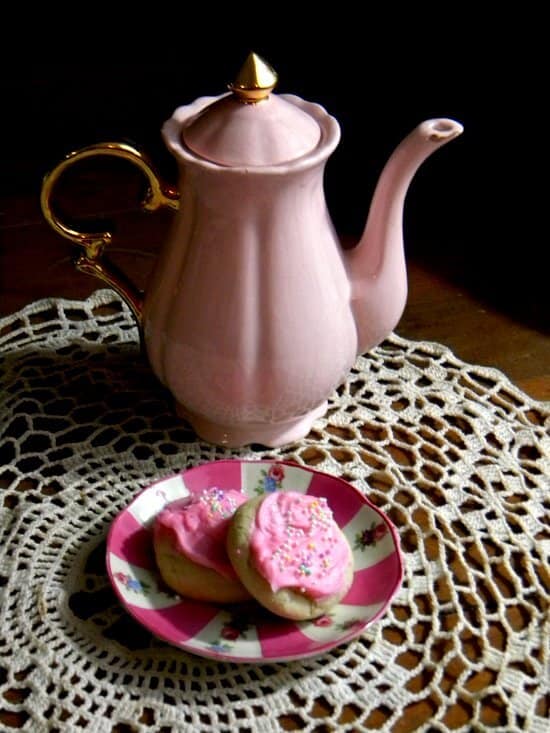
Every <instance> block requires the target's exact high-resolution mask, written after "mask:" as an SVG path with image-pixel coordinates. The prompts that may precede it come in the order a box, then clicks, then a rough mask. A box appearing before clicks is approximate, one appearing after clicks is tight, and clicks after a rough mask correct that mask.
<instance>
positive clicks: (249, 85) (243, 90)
mask: <svg viewBox="0 0 550 733" xmlns="http://www.w3.org/2000/svg"><path fill="white" fill-rule="evenodd" d="M277 80H278V77H277V74H276V72H275V71H274V69H272V68H271V66H270V65H269V64H268V63H267V61H264V60H263V59H262V58H261V57H260V56H258V54H256V53H254V52H251V53H249V54H248V56H247V59H246V61H245V62H244V64H243V66H242V68H241V70H240V71H239V73H238V74H237V78H236V79H235V81H234V82H233V83H232V84H229V89H231V91H232V92H233V94H235V96H236V97H237V99H238V100H239V101H240V102H243V103H244V104H255V103H256V102H260V101H261V100H262V99H266V98H267V97H269V94H270V92H271V90H272V89H273V88H274V86H275V85H276V84H277Z"/></svg>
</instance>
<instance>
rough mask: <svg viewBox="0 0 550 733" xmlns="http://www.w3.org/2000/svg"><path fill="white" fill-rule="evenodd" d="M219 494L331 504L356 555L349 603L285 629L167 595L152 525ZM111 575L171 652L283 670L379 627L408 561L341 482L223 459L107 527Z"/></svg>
mask: <svg viewBox="0 0 550 733" xmlns="http://www.w3.org/2000/svg"><path fill="white" fill-rule="evenodd" d="M214 486H217V487H219V488H221V489H241V490H242V491H244V492H245V493H246V494H247V495H249V496H250V497H253V496H257V495H258V494H264V493H267V492H271V491H291V490H292V491H300V492H303V493H306V494H310V495H312V496H325V497H326V499H327V502H328V505H329V506H330V508H331V509H332V512H333V515H334V518H335V520H336V522H337V523H338V525H339V526H340V527H341V529H342V530H343V532H344V534H345V535H346V537H347V539H348V542H349V544H350V546H351V548H352V550H353V556H354V563H355V567H354V578H353V584H352V586H351V588H350V590H349V591H348V593H347V595H346V596H345V598H343V599H342V601H341V602H340V603H339V604H338V605H337V606H335V607H334V608H333V609H332V610H331V611H330V613H328V614H326V615H325V616H321V617H320V618H318V619H315V620H313V621H289V620H287V619H283V618H279V617H276V616H274V615H272V614H270V613H269V612H267V611H264V610H263V609H262V608H261V607H260V606H259V605H258V604H256V603H248V604H237V605H226V606H218V605H215V604H213V603H204V602H200V601H193V600H190V599H186V598H182V597H180V596H177V595H175V594H173V593H171V592H170V591H169V590H168V589H167V588H166V586H164V585H163V583H162V581H161V579H160V575H159V573H158V571H157V568H156V565H155V560H154V555H153V550H152V535H151V524H152V522H153V520H154V518H155V516H156V515H157V514H158V512H160V510H161V509H162V508H163V507H164V506H165V505H166V504H168V503H169V502H171V501H175V500H176V499H180V498H182V497H185V496H186V495H187V494H188V493H189V492H190V491H192V490H201V489H206V488H211V487H214ZM107 571H108V573H109V578H110V580H111V583H112V585H113V587H114V589H115V592H116V593H117V595H118V597H119V599H120V601H121V602H122V604H123V606H124V607H125V608H126V609H127V610H128V612H129V613H130V614H131V615H132V616H133V617H134V618H135V619H136V620H137V621H138V622H139V623H140V624H142V625H143V626H145V627H146V628H147V629H148V630H149V631H151V632H152V633H153V634H155V635H156V636H158V637H160V638H161V639H164V640H165V641H167V642H169V643H170V644H173V645H174V646H177V647H180V648H181V649H185V650H187V651H189V652H192V653H193V654H198V655H200V656H203V657H212V658H215V659H224V660H228V661H232V662H257V661H268V660H269V661H274V662H275V661H278V662H281V661H288V660H291V659H304V658H305V657H310V656H314V655H317V654H321V653H322V652H325V651H327V650H329V649H331V648H332V647H335V646H337V645H339V644H343V643H344V642H347V641H349V640H350V639H353V638H354V637H356V636H358V635H359V634H361V633H362V631H363V630H364V629H365V628H366V627H367V626H369V625H370V624H371V623H373V621H376V620H377V619H379V618H380V617H381V616H382V615H383V614H384V612H385V610H386V609H387V607H388V605H389V604H390V602H391V600H392V598H393V597H394V595H395V594H396V593H397V591H398V590H399V588H400V586H401V581H402V577H403V560H402V556H401V552H400V549H399V539H398V536H397V532H396V530H395V528H394V526H393V525H392V523H391V522H390V520H389V519H388V518H387V517H386V516H385V514H384V513H383V512H382V511H380V509H378V508H377V507H375V506H374V505H373V504H371V502H369V500H368V499H367V498H365V497H364V496H363V495H362V494H361V493H360V492H359V491H358V490H357V489H355V488H354V487H353V486H351V484H349V483H347V482H346V481H344V480H343V479H340V478H337V477H335V476H330V475H329V474H326V473H321V472H320V471H315V470H313V469H311V468H305V467H302V466H297V465H294V464H291V463H284V462H280V461H241V460H224V461H213V462H210V463H205V464H203V465H201V466H197V467H195V468H191V469H189V470H186V471H182V472H181V473H179V474H176V475H175V476H171V477H169V478H165V479H163V480H161V481H158V482H157V483H154V484H153V485H152V486H150V487H148V488H147V489H145V490H144V491H142V492H141V493H140V494H139V495H138V496H137V497H136V498H135V499H134V500H133V501H132V502H131V504H130V505H129V506H128V507H127V508H126V509H124V511H122V512H121V513H120V514H119V515H118V516H117V517H116V519H115V520H114V522H113V524H112V526H111V529H110V532H109V537H108V540H107Z"/></svg>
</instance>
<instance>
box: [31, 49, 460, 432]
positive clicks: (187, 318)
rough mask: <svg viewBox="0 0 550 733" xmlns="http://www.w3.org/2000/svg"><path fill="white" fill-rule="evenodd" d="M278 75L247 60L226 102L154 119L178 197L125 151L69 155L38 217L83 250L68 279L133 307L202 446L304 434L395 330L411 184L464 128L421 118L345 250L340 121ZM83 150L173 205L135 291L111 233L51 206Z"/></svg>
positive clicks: (117, 147)
mask: <svg viewBox="0 0 550 733" xmlns="http://www.w3.org/2000/svg"><path fill="white" fill-rule="evenodd" d="M276 81H277V77H276V75H275V72H274V71H273V69H271V67H270V66H269V65H268V64H266V63H265V62H264V61H263V60H262V59H260V58H259V57H258V56H256V55H255V54H250V56H249V57H248V59H247V60H246V62H245V64H244V66H243V68H242V69H241V71H240V73H239V75H238V77H237V79H236V80H235V82H234V83H233V84H232V85H230V87H229V88H230V91H229V92H228V93H226V94H223V95H221V96H218V97H201V98H199V99H197V100H196V101H195V102H193V103H192V104H189V105H186V106H184V107H179V108H178V109H177V110H176V111H175V112H174V114H173V116H172V118H171V119H169V120H168V121H167V122H166V123H165V124H164V127H163V130H162V132H163V137H164V140H165V143H166V145H167V146H168V148H169V150H170V151H171V153H172V154H173V155H174V156H175V158H176V160H177V161H178V165H179V171H180V181H179V191H180V193H181V198H180V196H178V193H177V192H176V191H175V190H174V189H172V188H170V187H169V186H166V185H165V184H163V183H162V182H161V181H160V180H159V178H158V176H157V175H156V173H155V171H154V169H153V168H152V166H151V164H150V163H149V161H148V160H147V159H146V158H145V157H144V156H143V155H142V153H140V152H139V151H138V150H136V149H135V148H133V147H131V146H129V145H125V144H121V143H103V144H99V145H93V146H90V147H89V148H84V149H82V150H79V151H76V152H74V153H71V154H70V155H69V156H67V158H66V159H65V160H63V161H62V162H61V163H60V164H59V165H58V166H57V167H56V168H55V169H54V170H53V171H52V172H51V173H49V174H48V175H47V176H46V178H45V180H44V185H43V189H42V198H41V201H42V209H43V212H44V215H45V217H46V219H47V220H48V222H49V223H50V224H51V225H52V226H53V228H54V229H55V230H56V231H57V232H59V233H60V234H62V235H63V236H65V237H67V238H68V239H70V240H71V241H73V242H76V243H77V244H78V245H80V246H81V247H82V248H83V252H82V254H81V255H80V256H79V257H78V260H77V263H76V264H77V267H78V269H79V270H80V271H82V272H85V273H89V274H92V275H96V276H98V277H100V278H101V279H102V280H103V281H104V282H107V283H108V284H109V285H110V286H111V287H113V288H114V289H115V290H117V291H118V292H119V293H120V295H121V296H122V297H123V298H124V299H125V300H126V301H127V303H128V305H129V306H130V308H131V309H132V310H133V312H134V313H135V315H136V318H137V319H138V322H139V323H140V325H141V327H142V334H143V340H144V344H145V347H146V351H147V355H148V358H149V361H150V364H151V367H152V369H153V371H154V372H155V374H156V375H157V377H158V378H159V379H160V381H161V382H162V383H163V384H164V385H165V386H166V387H167V388H168V389H169V390H170V392H171V393H172V395H173V396H174V399H175V402H176V405H177V410H178V413H179V414H180V415H181V416H182V417H184V418H185V419H187V420H188V421H189V422H190V423H191V425H192V426H193V428H194V429H195V431H196V432H197V434H198V435H199V436H200V437H202V438H204V439H205V440H207V441H209V442H212V443H217V444H221V445H226V446H238V445H244V444H247V443H261V444H264V445H268V446H279V445H283V444H286V443H290V442H292V441H294V440H297V439H299V438H301V437H303V436H305V435H307V433H308V432H309V430H310V428H311V426H312V423H313V421H314V420H315V419H317V418H319V417H320V416H322V415H323V414H324V413H325V411H326V408H327V398H328V397H329V396H330V394H331V393H332V392H333V390H334V389H335V388H336V387H337V386H338V385H339V384H340V383H341V382H342V381H343V380H344V379H345V377H346V376H347V374H348V372H349V370H350V368H351V367H352V366H353V364H354V362H355V360H356V358H357V356H358V355H359V354H362V353H364V352H366V351H368V350H369V349H372V348H373V347H374V346H376V345H377V344H379V343H380V342H381V341H382V340H383V339H384V338H385V337H386V336H387V335H388V334H389V333H390V332H391V331H392V329H393V328H394V327H395V326H396V324H397V323H398V321H399V319H400V317H401V314H402V312H403V309H404V306H405V301H406V296H407V277H406V269H405V259H404V252H403V236H402V218H403V204H404V199H405V195H406V192H407V188H408V186H409V183H410V181H411V179H412V177H413V175H414V173H415V171H416V170H417V168H418V167H419V165H420V164H421V163H422V162H423V161H424V160H425V158H427V157H428V156H429V155H430V154H431V153H432V152H434V151H435V150H437V149H438V148H440V147H441V146H442V145H444V144H445V143H447V142H448V141H449V140H452V139H453V138H455V137H457V136H458V135H459V134H460V133H461V132H462V126H461V125H460V124H459V123H458V122H455V121H454V120H450V119H432V120H427V121H425V122H422V123H421V124H420V125H419V126H418V127H417V128H416V129H415V130H413V131H412V132H411V133H410V134H409V135H408V136H407V137H406V138H405V139H404V140H403V141H402V142H401V144H400V145H399V146H398V147H397V149H396V150H395V151H394V153H393V154H392V156H391V157H390V159H389V161H388V162H387V164H386V166H385V168H384V170H383V171H382V174H381V176H380V180H379V182H378V184H377V187H376V190H375V193H374V197H373V200H372V203H371V207H370V212H369V216H368V221H367V224H366V227H365V231H364V234H363V236H362V238H361V240H360V242H359V244H358V245H357V246H356V247H355V248H354V249H352V250H349V251H344V250H342V248H341V246H340V242H339V240H338V237H337V235H336V233H335V231H334V227H333V225H332V223H331V220H330V217H329V214H328V211H327V206H326V203H325V197H324V192H323V171H324V167H325V163H326V161H327V159H328V157H329V155H330V154H331V153H332V151H333V150H334V149H335V147H336V145H337V144H338V141H339V138H340V128H339V125H338V123H337V121H336V120H335V119H334V117H331V116H330V115H329V114H327V112H326V111H325V109H323V107H321V106H319V105H318V104H312V103H311V102H306V101H304V100H303V99H301V98H300V97H297V96H293V95H289V94H275V93H272V90H273V87H274V86H275V83H276ZM94 155H112V156H118V157H122V158H125V159H127V160H130V161H132V162H133V163H135V164H136V165H137V166H138V167H139V168H140V169H141V170H142V171H143V173H144V174H145V176H146V177H147V179H148V182H149V186H150V187H149V192H148V196H147V199H146V201H145V202H144V203H143V208H144V209H146V210H149V211H153V210H155V209H157V208H159V207H161V206H169V207H171V208H173V209H176V210H177V214H176V216H175V220H174V223H173V227H172V231H171V234H170V236H169V237H168V239H167V241H166V242H165V243H164V246H163V248H162V252H161V254H160V256H159V259H158V262H157V263H156V266H155V269H154V272H153V275H152V279H151V281H150V283H149V285H148V287H147V292H146V294H145V296H144V297H142V294H141V293H139V292H138V291H137V290H136V289H135V288H133V286H132V285H131V284H130V283H129V282H128V280H127V279H126V278H125V277H124V276H122V275H121V274H120V273H119V272H117V271H116V270H115V269H114V267H113V266H112V265H111V264H110V263H109V261H108V260H107V259H106V258H105V257H104V256H103V251H104V249H105V247H106V245H108V244H109V242H110V240H111V234H110V233H109V232H100V233H82V232H79V231H77V230H75V229H73V228H71V227H69V226H67V225H66V224H65V223H63V222H62V221H61V220H60V219H59V218H58V216H57V215H56V214H55V213H54V211H53V208H52V205H51V198H52V193H53V190H54V186H55V183H56V181H57V180H58V178H59V177H60V175H61V174H62V173H63V172H64V171H65V170H66V169H67V168H68V167H69V166H70V165H72V164H73V163H75V162H76V161H78V160H81V159H83V158H86V157H91V156H94Z"/></svg>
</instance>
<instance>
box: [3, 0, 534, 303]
mask: <svg viewBox="0 0 550 733" xmlns="http://www.w3.org/2000/svg"><path fill="white" fill-rule="evenodd" d="M357 7H358V8H359V6H357ZM173 10H174V9H173V8H170V7H168V6H159V7H158V8H151V7H150V8H148V9H147V12H146V13H145V14H143V13H142V14H141V15H140V16H136V15H135V13H134V17H133V19H132V20H131V22H130V23H129V26H128V27H127V28H124V24H120V23H119V24H117V25H116V27H115V26H113V23H112V18H111V17H110V16H109V15H106V16H104V17H97V16H96V17H94V18H93V19H92V20H90V21H89V22H86V23H84V24H83V23H82V21H78V20H77V19H72V18H71V17H65V18H64V19H63V23H54V24H53V28H54V30H51V28H50V27H49V28H48V30H44V33H43V34H39V39H38V40H37V39H36V37H32V38H31V37H28V35H27V33H26V31H25V26H24V25H23V26H22V25H20V24H16V25H14V26H13V34H14V35H15V40H16V43H15V51H12V52H10V53H8V54H6V52H5V51H4V52H3V54H4V57H3V58H4V61H3V74H2V78H1V86H0V93H1V97H2V100H3V118H2V138H1V144H2V177H1V189H0V193H1V194H2V195H4V196H5V195H8V196H10V195H12V194H14V193H19V192H21V193H25V192H26V193H30V194H31V195H32V193H33V192H34V193H36V196H38V195H39V190H40V183H41V178H42V176H43V174H44V173H45V172H46V171H47V170H48V168H50V167H51V166H53V165H54V164H55V163H56V162H57V161H58V160H59V159H60V158H61V157H62V156H63V155H64V154H65V153H66V152H68V151H70V150H72V149H74V148H77V147H79V146H83V145H87V144H90V143H92V142H97V141H100V140H105V139H122V138H125V139H129V140H132V141H133V142H135V143H137V144H138V145H139V146H141V147H143V148H144V149H145V150H147V151H148V152H149V153H150V155H151V156H152V157H153V159H155V160H156V162H157V164H158V165H159V167H160V168H161V170H162V171H163V172H164V173H165V175H166V176H167V177H168V178H172V179H174V180H175V166H174V165H173V162H172V160H171V159H170V157H169V156H168V154H167V152H166V151H165V149H164V145H163V143H162V140H161V138H160V127H161V125H162V123H163V122H164V120H165V119H166V118H168V117H169V116H170V115H171V114H172V111H173V110H174V108H175V107H177V106H178V105H181V104H186V103H188V102H190V101H192V100H193V99H194V98H196V97H197V96H199V95H203V94H218V93H222V92H224V91H225V86H226V84H227V83H228V82H229V81H231V79H232V78H233V77H234V76H235V74H236V73H237V71H238V69H239V67H240V65H241V63H242V62H243V61H244V59H245V57H246V55H247V54H248V52H249V51H250V50H255V51H256V52H257V53H259V54H260V55H262V56H263V57H264V58H266V59H267V60H268V61H269V62H270V63H271V64H272V65H273V66H274V68H275V69H276V70H277V72H278V74H279V79H280V82H279V86H278V91H280V92H292V93H296V94H298V95H300V96H302V97H304V98H306V99H308V100H311V101H316V102H319V103H321V104H322V105H323V106H325V107H326V108H327V110H329V111H330V112H331V113H332V114H333V115H334V116H335V117H337V119H338V120H339V122H340V124H341V127H342V141H341V143H340V146H339V147H338V149H337V150H336V152H335V153H334V154H333V156H332V158H331V159H330V161H329V163H328V166H327V173H326V192H327V200H328V204H329V208H330V211H331V213H332V216H333V219H334V221H335V225H336V228H337V229H338V231H339V232H341V233H342V234H351V235H354V236H358V235H359V234H360V232H361V230H362V228H363V225H364V221H365V218H366V215H367V211H368V204H369V201H370V198H371V195H372V191H373V189H374V185H375V183H376V180H377V177H378V175H379V173H380V170H381V168H382V166H383V164H384V162H385V160H386V159H387V157H388V156H389V154H390V153H391V151H392V149H393V148H394V147H395V145H397V143H398V142H399V141H400V140H401V139H402V137H404V136H405V135H406V134H407V133H408V132H409V131H410V130H411V129H412V128H413V127H414V126H415V125H416V124H418V123H419V122H420V121H422V120H423V119H426V118H429V117H434V116H446V117H453V118H455V119H457V120H459V121H460V122H462V123H463V125H464V128H465V131H464V134H463V135H462V136H461V137H460V138H458V139H457V140H455V141H453V142H452V143H450V144H449V145H448V146H446V147H445V148H443V149H442V150H441V151H438V152H437V153H436V154H435V155H434V156H433V157H432V158H430V159H429V160H428V161H427V162H426V163H425V164H424V165H423V166H422V168H421V169H420V170H419V172H418V174H417V176H416V177H415V179H414V181H413V184H412V186H411V189H410V192H409V195H408V199H407V204H406V211H405V234H406V242H407V248H408V250H409V252H410V253H411V254H415V255H416V256H418V257H420V258H424V259H425V260H426V261H428V262H432V263H433V264H434V266H435V265H437V263H440V264H441V266H442V267H446V268H447V270H450V271H451V274H452V270H453V268H454V267H455V265H456V263H457V262H460V267H458V268H457V272H458V270H460V271H461V272H462V273H464V272H470V275H471V277H470V280H471V284H472V287H476V288H477V289H478V290H479V291H483V289H484V287H485V285H486V283H487V282H489V281H491V282H493V283H494V281H497V282H498V283H499V286H498V288H497V290H498V295H499V297H500V299H501V301H502V302H506V301H507V300H510V299H514V298H515V296H514V289H515V290H516V291H517V290H518V288H520V287H521V288H522V289H525V287H526V286H525V281H529V283H530V284H531V285H533V287H534V289H535V290H537V288H541V287H543V280H544V281H545V280H546V277H545V276H544V275H543V273H544V272H545V270H546V266H545V256H546V251H547V241H548V235H547V234H546V231H545V202H544V199H545V195H544V196H543V197H542V199H543V204H542V205H537V204H536V203H535V200H536V199H537V198H538V199H539V200H540V198H541V197H540V196H539V195H538V194H540V192H541V189H542V191H543V192H544V188H545V187H546V190H547V184H546V181H545V180H544V179H543V180H542V183H539V180H538V179H539V177H540V172H541V171H542V170H543V165H544V164H543V162H542V160H543V157H544V154H545V151H546V148H547V142H546V140H547V131H546V129H545V128H546V122H545V115H544V114H543V112H542V110H543V107H544V104H545V103H544V97H545V95H546V94H547V90H548V83H547V78H546V73H547V72H545V71H544V69H545V51H544V45H541V44H540V43H539V41H538V40H537V37H538V29H539V26H540V24H541V23H542V21H541V19H540V18H533V17H531V16H530V15H528V14H527V13H526V12H525V13H524V14H523V15H522V16H521V17H520V16H518V15H517V11H515V10H511V11H508V15H507V16H506V17H503V13H504V12H505V11H504V10H503V9H502V8H499V10H498V13H497V11H496V10H494V11H493V13H494V14H489V16H488V17H486V18H485V19H481V18H480V17H479V15H478V13H477V12H471V14H470V15H466V14H465V12H464V11H463V10H461V9H459V8H451V7H449V6H443V5H437V4H433V5H430V4H425V5H422V6H417V7H416V8H415V9H414V10H410V11H409V14H408V16H404V15H403V12H402V10H401V9H400V8H399V7H397V6H391V7H388V8H387V9H386V10H387V12H386V13H385V16H384V17H375V16H374V14H373V13H372V10H371V9H370V8H369V6H365V7H364V8H363V12H364V17H361V16H360V15H359V14H358V12H357V11H351V10H350V8H348V7H347V6H346V5H342V6H334V5H333V6H327V8H325V10H322V9H321V8H320V6H319V7H317V6H315V8H314V9H312V8H309V9H307V10H306V21H305V23H304V22H301V23H300V24H299V25H298V21H297V19H296V17H295V13H294V12H293V8H292V7H290V8H284V7H282V6H281V7H277V8H267V9H266V8H264V9H263V10H262V12H261V13H258V14H255V13H253V12H252V11H250V9H248V8H246V7H244V6H243V7H238V8H237V7H236V6H235V7H233V8H232V9H231V12H230V13H229V19H227V20H224V21H222V20H221V19H220V18H219V17H217V15H218V14H217V11H216V10H215V8H214V6H212V8H206V10H205V12H204V13H203V14H202V17H201V18H199V19H197V18H191V17H186V11H185V8H184V9H183V12H180V13H179V14H176V15H174V14H173ZM180 10H181V8H180ZM443 11H445V12H443ZM312 13H314V14H315V18H314V19H313V20H311V19H310V18H309V16H310V15H311V14H312ZM319 17H323V18H324V20H323V22H322V24H321V25H319V24H318V19H319ZM119 20H120V19H119ZM245 20H246V21H247V22H246V23H245ZM34 22H35V26H34V28H35V32H36V28H37V27H38V28H39V27H40V23H39V21H38V20H37V19H36V18H35V19H34ZM36 23H38V26H37V25H36ZM132 23H133V24H134V25H132ZM130 26H131V27H130ZM245 26H246V27H245ZM4 31H5V32H6V27H5V28H4ZM7 32H8V35H9V33H10V29H9V25H8V27H7ZM547 68H548V66H547V64H546V69H547ZM445 263H446V264H445ZM522 292H523V291H522Z"/></svg>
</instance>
